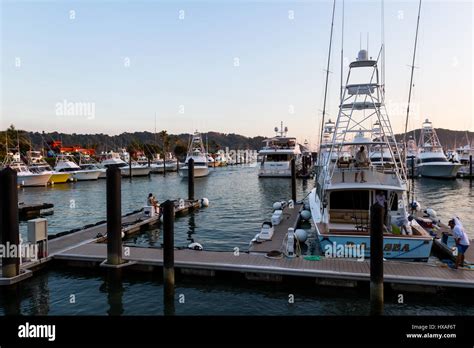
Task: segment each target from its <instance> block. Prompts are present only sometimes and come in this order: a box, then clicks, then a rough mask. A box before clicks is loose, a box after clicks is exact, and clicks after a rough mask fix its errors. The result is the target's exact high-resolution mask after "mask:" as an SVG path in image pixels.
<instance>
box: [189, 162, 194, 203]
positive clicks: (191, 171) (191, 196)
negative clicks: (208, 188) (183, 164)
mask: <svg viewBox="0 0 474 348" xmlns="http://www.w3.org/2000/svg"><path fill="white" fill-rule="evenodd" d="M188 199H189V200H190V201H193V200H194V159H192V158H190V159H189V161H188Z"/></svg>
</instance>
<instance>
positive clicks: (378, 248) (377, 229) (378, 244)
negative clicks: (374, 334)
mask: <svg viewBox="0 0 474 348" xmlns="http://www.w3.org/2000/svg"><path fill="white" fill-rule="evenodd" d="M370 210H371V211H370V314H371V315H382V314H383V302H384V299H383V227H384V223H383V222H384V221H383V219H384V215H385V208H384V207H382V206H381V205H380V204H378V203H375V204H374V205H372V207H371V209H370Z"/></svg>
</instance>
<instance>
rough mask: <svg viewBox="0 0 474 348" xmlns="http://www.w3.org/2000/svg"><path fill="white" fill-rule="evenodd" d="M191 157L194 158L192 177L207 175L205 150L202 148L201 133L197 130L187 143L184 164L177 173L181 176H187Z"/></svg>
mask: <svg viewBox="0 0 474 348" xmlns="http://www.w3.org/2000/svg"><path fill="white" fill-rule="evenodd" d="M191 158H192V159H193V160H194V177H196V178H199V177H203V176H207V175H209V167H208V162H207V156H206V151H205V150H204V144H203V142H202V137H201V134H199V133H198V132H197V131H196V132H195V133H194V135H193V136H192V138H191V141H190V143H189V147H188V154H187V155H186V160H185V162H184V164H183V165H181V166H180V167H179V175H180V176H182V177H183V178H187V177H188V162H189V160H190V159H191Z"/></svg>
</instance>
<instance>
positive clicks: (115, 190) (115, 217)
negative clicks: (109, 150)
mask: <svg viewBox="0 0 474 348" xmlns="http://www.w3.org/2000/svg"><path fill="white" fill-rule="evenodd" d="M121 180H122V177H121V174H120V169H119V168H118V167H116V166H110V167H109V168H107V263H108V264H110V265H119V264H121V263H122V193H121V184H122V181H121Z"/></svg>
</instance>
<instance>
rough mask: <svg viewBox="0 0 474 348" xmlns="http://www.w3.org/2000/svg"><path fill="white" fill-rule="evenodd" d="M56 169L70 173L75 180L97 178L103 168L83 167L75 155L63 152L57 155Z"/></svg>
mask: <svg viewBox="0 0 474 348" xmlns="http://www.w3.org/2000/svg"><path fill="white" fill-rule="evenodd" d="M54 170H55V171H57V172H59V173H69V174H71V177H72V179H73V180H75V181H88V180H97V179H99V175H100V173H101V170H99V169H82V168H81V167H80V166H79V165H78V164H77V163H76V162H75V161H74V156H72V155H66V154H61V155H57V156H56V165H55V166H54Z"/></svg>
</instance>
